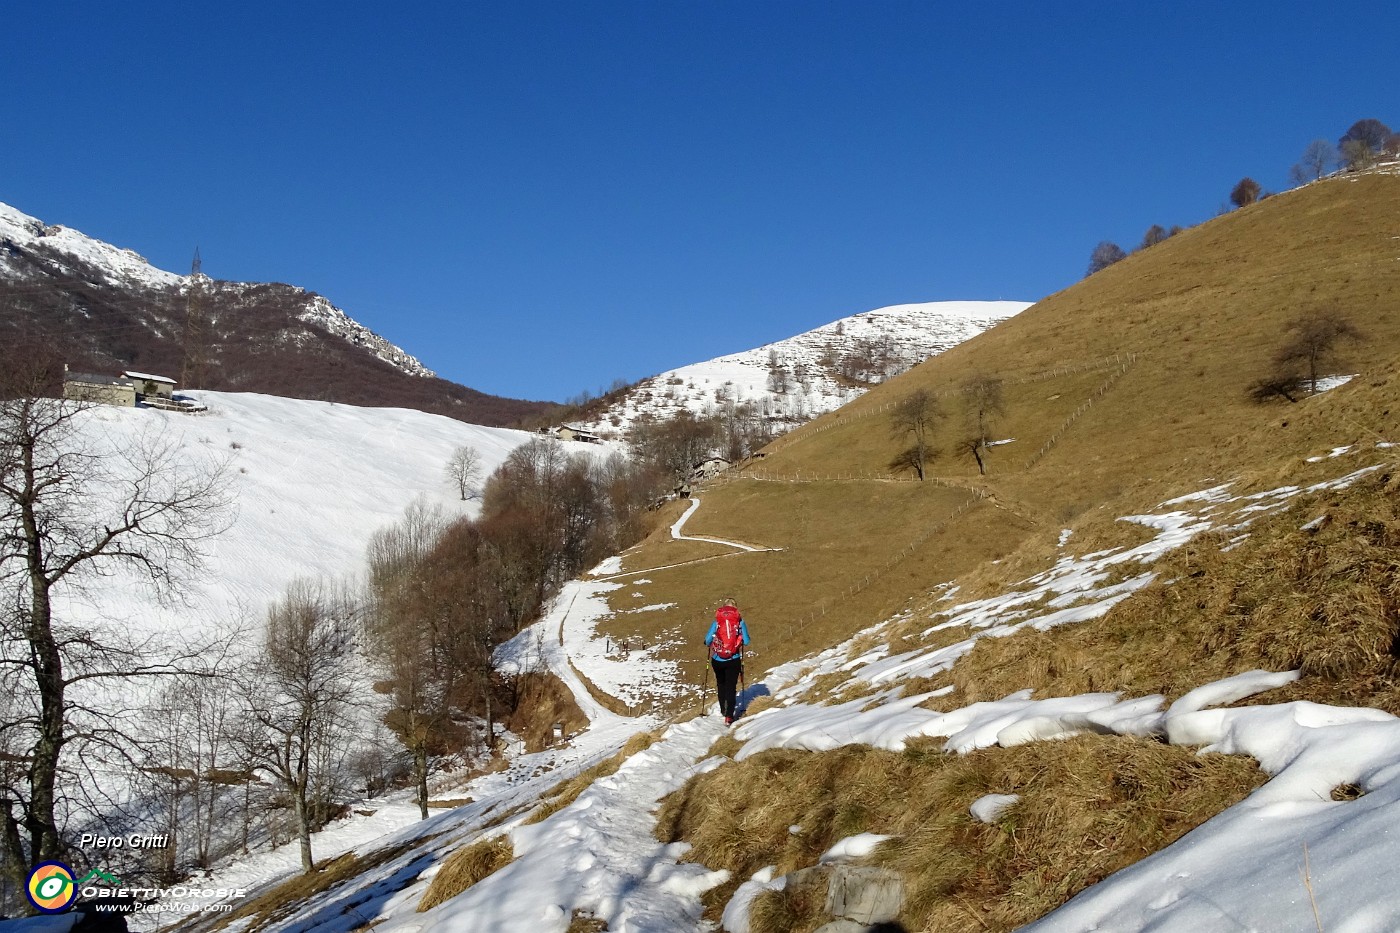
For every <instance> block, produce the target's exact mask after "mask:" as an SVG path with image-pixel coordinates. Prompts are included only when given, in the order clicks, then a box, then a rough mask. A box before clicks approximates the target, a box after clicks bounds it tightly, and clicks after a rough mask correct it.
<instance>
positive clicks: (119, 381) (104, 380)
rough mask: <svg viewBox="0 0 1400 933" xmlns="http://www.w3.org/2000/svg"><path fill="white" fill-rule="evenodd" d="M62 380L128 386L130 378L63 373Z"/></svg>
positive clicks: (98, 384) (96, 384) (97, 384)
mask: <svg viewBox="0 0 1400 933" xmlns="http://www.w3.org/2000/svg"><path fill="white" fill-rule="evenodd" d="M63 381H64V382H83V383H86V384H88V385H95V386H129V385H131V380H130V379H124V378H122V377H121V376H99V375H96V374H94V373H64V374H63Z"/></svg>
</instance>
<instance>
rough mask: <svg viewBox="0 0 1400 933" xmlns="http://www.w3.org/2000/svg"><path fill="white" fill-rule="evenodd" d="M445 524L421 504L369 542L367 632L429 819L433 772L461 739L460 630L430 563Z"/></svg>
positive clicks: (391, 719) (390, 722)
mask: <svg viewBox="0 0 1400 933" xmlns="http://www.w3.org/2000/svg"><path fill="white" fill-rule="evenodd" d="M444 526H445V522H444V521H443V519H442V516H441V515H440V514H438V513H436V512H434V511H432V510H429V509H427V508H426V507H425V506H423V505H422V504H418V503H415V504H414V505H412V506H410V507H409V508H408V510H407V511H406V512H405V513H404V518H403V521H401V522H399V523H397V524H395V525H393V526H391V527H389V528H386V529H383V530H382V531H379V532H378V533H376V534H375V535H374V537H373V538H371V539H370V545H369V594H368V596H369V598H368V600H367V606H366V608H367V624H366V626H365V628H366V631H367V632H368V634H369V637H370V639H371V642H372V643H373V645H374V647H375V656H376V657H377V658H379V660H380V665H381V668H382V671H383V674H384V676H385V679H384V680H383V681H381V682H380V683H378V684H376V685H375V687H376V690H379V691H380V692H382V693H384V694H385V695H387V696H388V698H389V703H390V708H389V711H388V713H387V714H386V716H385V720H384V721H385V725H387V726H388V727H389V729H390V730H391V731H392V732H393V733H394V735H395V736H396V737H397V738H398V739H399V741H400V742H401V743H402V744H403V746H404V748H405V749H406V750H407V751H408V752H409V754H410V756H411V757H412V762H413V778H414V784H415V786H416V787H417V789H418V811H419V815H420V817H421V818H422V819H425V820H426V819H427V818H428V769H429V765H430V763H431V759H432V757H433V756H435V755H441V754H443V753H445V752H446V751H447V750H448V745H449V744H450V743H451V741H452V740H453V738H454V737H455V735H454V733H455V732H456V731H457V730H455V728H454V727H455V725H456V722H457V720H456V718H454V715H453V714H454V712H455V710H454V707H453V700H454V698H455V692H456V681H457V678H458V676H459V674H460V673H461V668H460V667H459V666H458V665H457V664H455V663H453V662H454V660H455V659H454V654H455V652H454V647H455V641H456V635H457V631H456V630H455V628H454V627H453V626H451V625H449V624H448V622H449V621H450V620H449V619H447V618H445V617H444V616H443V614H442V613H440V612H437V611H435V610H436V609H437V608H438V607H436V606H434V605H433V603H432V601H431V600H430V599H429V598H428V590H429V586H428V580H427V579H426V567H425V566H424V563H425V561H426V559H427V556H428V554H429V553H430V552H431V551H432V549H433V548H434V547H435V546H436V544H437V542H438V539H439V537H440V536H441V534H442V531H443V528H444Z"/></svg>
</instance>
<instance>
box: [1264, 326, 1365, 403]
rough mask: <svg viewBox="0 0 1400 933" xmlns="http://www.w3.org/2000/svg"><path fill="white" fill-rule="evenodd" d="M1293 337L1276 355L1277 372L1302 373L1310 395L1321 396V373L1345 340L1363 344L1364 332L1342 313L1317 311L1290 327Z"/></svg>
mask: <svg viewBox="0 0 1400 933" xmlns="http://www.w3.org/2000/svg"><path fill="white" fill-rule="evenodd" d="M1288 331H1289V333H1290V334H1291V336H1290V337H1289V338H1288V340H1287V341H1286V342H1285V343H1284V344H1283V346H1281V347H1280V348H1279V350H1278V352H1277V353H1276V354H1275V355H1274V363H1275V366H1276V368H1277V371H1278V372H1279V373H1281V374H1284V375H1287V374H1289V373H1293V372H1297V370H1296V369H1294V367H1297V368H1299V369H1301V373H1300V375H1301V377H1302V378H1303V379H1304V380H1305V384H1306V385H1307V387H1308V393H1309V394H1310V395H1316V394H1317V381H1318V379H1319V378H1320V377H1321V375H1322V373H1321V369H1322V367H1323V366H1324V365H1325V364H1326V362H1327V361H1328V360H1330V359H1332V358H1333V356H1334V354H1335V353H1336V349H1337V344H1339V343H1341V342H1342V341H1343V340H1361V339H1362V335H1361V332H1360V331H1359V330H1358V329H1357V328H1356V326H1355V325H1353V324H1352V323H1351V321H1349V320H1347V318H1346V317H1345V316H1343V315H1342V314H1341V313H1340V312H1338V311H1334V310H1332V309H1326V310H1323V311H1313V312H1310V313H1308V314H1304V315H1303V316H1301V317H1299V318H1297V319H1296V320H1294V321H1293V322H1292V323H1291V324H1289V325H1288Z"/></svg>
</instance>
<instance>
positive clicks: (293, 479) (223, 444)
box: [69, 392, 534, 631]
mask: <svg viewBox="0 0 1400 933" xmlns="http://www.w3.org/2000/svg"><path fill="white" fill-rule="evenodd" d="M190 394H191V395H192V396H193V397H196V398H198V399H199V400H200V401H202V402H204V403H205V404H206V405H208V406H209V411H208V413H207V414H203V415H194V416H192V415H186V414H181V413H177V412H163V411H158V410H155V409H146V408H112V407H106V406H99V407H94V408H91V409H88V410H87V411H85V412H83V413H82V414H83V416H84V417H83V418H82V421H81V428H82V430H83V431H84V432H85V433H87V434H88V436H89V437H90V438H91V439H93V441H94V442H96V443H100V444H104V445H111V446H112V447H113V448H115V449H118V450H121V449H130V448H132V447H134V446H135V445H137V444H139V443H143V442H149V441H150V440H151V439H152V438H155V439H158V440H159V441H160V442H161V443H168V444H171V445H173V447H174V451H173V459H174V460H175V462H177V463H180V464H181V465H182V466H181V468H182V469H200V468H202V465H204V464H206V463H209V462H222V463H224V464H225V469H226V472H227V476H228V481H229V487H228V488H229V492H230V495H231V497H232V499H233V501H234V503H235V512H234V514H233V517H232V524H231V525H230V526H229V528H228V530H227V531H225V532H223V533H222V534H220V535H219V536H218V537H216V538H215V539H213V540H212V541H211V542H209V545H208V548H207V550H208V562H207V570H208V572H207V574H205V575H204V576H203V577H202V578H201V579H198V580H193V581H190V582H191V583H192V584H193V585H194V587H195V592H194V593H193V594H192V597H191V606H189V607H171V606H161V605H159V604H158V603H156V602H154V601H153V600H152V599H151V598H150V596H149V595H148V594H145V593H144V592H143V591H142V590H140V589H134V588H131V589H117V590H114V589H113V588H111V587H104V590H103V594H102V596H101V597H98V598H94V599H92V600H89V601H87V602H85V603H84V604H82V605H72V606H70V610H69V611H70V612H73V613H79V614H82V615H89V614H91V615H92V616H94V618H95V619H142V620H148V622H149V623H150V624H153V625H154V626H156V627H157V628H159V629H164V630H167V631H178V630H179V627H180V626H184V625H189V624H191V623H192V622H193V623H194V624H195V626H196V627H198V626H202V625H205V624H214V623H216V622H220V621H225V622H226V621H232V620H233V619H234V618H235V617H236V616H237V615H239V614H240V612H241V613H242V614H244V615H248V616H251V617H252V618H255V619H256V618H258V617H259V616H260V614H261V610H262V609H263V608H264V607H265V606H266V605H267V603H268V602H269V601H270V600H271V599H273V598H275V597H277V596H279V595H280V594H281V592H282V590H283V588H284V587H285V586H286V584H287V583H288V582H290V581H291V580H293V579H296V578H299V577H318V576H323V577H350V576H354V575H356V574H358V573H359V572H360V570H361V567H362V564H363V561H364V554H365V545H366V544H367V542H368V540H369V538H370V536H371V535H372V534H373V533H374V532H375V531H376V530H378V529H379V528H382V527H384V526H386V525H389V524H391V523H393V522H396V521H398V520H399V519H400V518H401V517H402V516H403V512H404V509H405V508H406V507H407V506H408V505H409V504H410V503H412V502H414V501H415V500H419V499H421V500H422V501H424V502H425V503H426V504H428V505H430V506H434V505H435V506H439V507H441V508H442V509H443V510H444V512H446V513H447V514H448V515H456V514H463V513H466V514H471V513H473V512H474V511H475V510H476V509H477V508H478V505H477V503H476V502H475V501H471V500H469V501H468V502H462V501H461V499H460V495H459V493H458V491H457V490H456V489H455V488H454V487H453V486H452V485H451V484H450V483H449V481H448V479H447V477H446V474H445V466H446V463H447V460H448V458H449V457H450V456H451V454H452V452H453V451H454V450H455V449H456V448H457V447H459V446H462V445H470V446H472V447H474V448H476V450H478V451H479V452H480V454H481V461H482V467H483V472H482V477H483V478H484V477H485V476H487V475H489V474H490V472H491V471H492V470H494V469H495V468H496V466H497V465H499V464H500V462H501V461H502V460H504V459H505V457H506V456H507V455H508V454H509V453H510V451H512V450H514V449H515V448H516V447H517V446H519V445H520V444H522V443H524V442H525V441H527V440H529V439H531V437H533V436H534V435H531V434H529V433H527V432H523V431H513V430H507V429H504V428H488V427H481V426H478V425H471V424H465V423H463V422H460V421H456V420H454V419H451V418H446V417H442V416H440V415H430V414H424V413H423V412H418V411H410V410H407V409H395V408H357V407H354V406H350V405H337V404H334V403H327V402H314V401H305V400H300V399H284V398H277V397H274V396H268V395H257V394H251V393H229V392H196V393H190Z"/></svg>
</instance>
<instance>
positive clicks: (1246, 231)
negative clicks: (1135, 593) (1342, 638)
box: [610, 174, 1400, 684]
mask: <svg viewBox="0 0 1400 933" xmlns="http://www.w3.org/2000/svg"><path fill="white" fill-rule="evenodd" d="M1397 211H1400V177H1396V176H1393V175H1386V174H1373V175H1365V176H1359V177H1357V176H1352V177H1345V178H1338V179H1332V180H1327V181H1323V182H1320V183H1316V184H1313V185H1309V186H1307V187H1304V188H1301V189H1298V190H1296V191H1292V192H1288V193H1286V194H1282V195H1276V196H1274V197H1271V198H1268V199H1266V200H1265V201H1263V202H1260V203H1258V204H1255V205H1252V206H1250V207H1247V208H1245V209H1243V210H1239V211H1236V212H1234V213H1231V214H1228V215H1226V216H1222V217H1219V218H1216V219H1214V220H1212V221H1210V222H1208V223H1205V224H1202V225H1201V226H1199V227H1196V228H1193V229H1190V230H1186V231H1184V232H1183V233H1181V234H1179V235H1177V236H1176V237H1173V238H1171V239H1169V240H1167V241H1165V242H1163V243H1160V244H1158V245H1156V246H1154V247H1151V248H1150V249H1147V250H1144V251H1141V252H1139V253H1136V254H1134V255H1132V256H1130V257H1129V258H1128V259H1126V260H1124V261H1122V262H1120V263H1118V264H1116V265H1114V266H1111V267H1109V268H1108V269H1105V270H1103V271H1102V272H1100V273H1098V274H1096V275H1094V276H1091V277H1089V278H1088V279H1085V280H1084V281H1082V282H1080V283H1078V284H1076V285H1074V286H1073V287H1071V288H1069V289H1066V290H1065V291H1063V292H1060V293H1058V294H1056V295H1053V296H1051V297H1049V298H1047V299H1045V300H1044V301H1042V302H1040V303H1039V304H1037V305H1036V306H1034V307H1032V308H1031V309H1029V310H1027V311H1025V312H1023V313H1022V314H1020V315H1018V316H1017V317H1016V318H1013V319H1012V320H1010V321H1007V322H1006V323H1004V324H1001V325H999V326H997V327H995V328H993V329H992V330H990V331H988V332H987V333H985V334H983V335H981V336H979V337H977V338H975V339H973V340H971V341H968V342H967V343H965V344H962V345H960V346H958V347H956V348H954V349H953V350H951V351H949V352H947V353H945V354H942V355H940V356H939V357H937V358H935V359H932V360H930V361H929V362H927V363H925V364H924V365H922V366H920V367H917V368H915V369H914V370H912V371H911V372H909V373H907V374H905V375H904V376H901V377H899V378H897V379H895V380H892V381H891V382H889V383H886V384H885V385H883V386H880V387H878V388H876V389H875V390H873V391H871V392H870V393H869V394H868V395H866V396H864V397H863V398H861V399H860V400H859V401H857V402H856V403H854V404H852V405H850V406H848V407H846V408H844V409H842V410H841V411H839V412H836V413H833V414H832V415H828V416H826V417H824V418H822V419H819V420H817V421H815V422H813V423H811V424H809V425H807V426H805V427H803V428H800V429H798V430H797V431H794V432H793V433H791V434H790V435H788V436H786V437H784V438H782V439H781V440H779V441H777V442H776V443H774V444H773V445H772V446H771V447H770V448H769V450H767V451H765V455H764V456H763V457H762V458H761V459H755V460H753V461H751V462H749V463H747V464H745V465H744V466H743V467H742V468H741V469H740V470H738V471H736V473H734V474H732V475H731V476H730V477H727V478H726V479H725V480H724V481H722V482H718V483H715V484H712V485H710V486H708V487H706V488H705V489H703V490H702V491H701V492H700V493H699V495H700V496H701V498H702V500H703V504H702V507H701V508H700V510H699V511H698V512H697V513H696V515H695V516H694V517H693V518H692V519H691V521H690V522H689V523H688V524H687V526H686V528H685V532H686V533H687V534H692V535H702V536H718V537H728V538H734V539H737V540H741V541H745V542H749V543H753V544H759V545H763V546H766V547H772V548H780V549H781V550H778V551H773V552H765V553H760V554H746V553H733V554H731V555H730V556H724V557H717V558H716V559H714V560H709V561H704V562H699V563H692V564H688V565H686V566H684V567H679V568H674V569H670V570H666V571H662V572H660V573H657V574H654V575H650V576H651V577H652V582H651V583H650V585H649V586H648V587H647V588H646V596H645V600H646V601H648V602H652V603H655V602H662V601H664V602H673V603H675V604H676V605H675V606H674V608H671V609H669V610H667V611H666V612H663V613H649V614H644V615H632V616H629V615H621V616H618V617H617V618H616V619H615V620H614V621H613V623H612V624H611V625H610V628H611V632H610V634H613V635H615V636H620V637H626V636H628V635H632V636H635V637H639V638H642V639H644V640H645V639H652V640H658V639H660V638H661V636H662V634H663V633H665V632H668V631H669V632H673V633H675V632H679V633H680V634H681V635H682V636H685V635H689V634H691V633H694V635H693V638H692V640H691V642H690V643H688V644H685V645H683V646H677V647H676V648H674V649H673V651H674V652H675V654H676V656H678V657H680V658H682V659H683V660H684V661H686V663H687V665H688V667H687V670H689V672H690V673H691V675H692V676H693V677H694V679H695V681H696V682H697V684H698V682H699V681H700V679H701V677H702V672H701V669H700V662H699V660H698V655H699V652H698V650H697V649H696V648H695V645H694V639H698V635H699V634H700V633H701V632H702V631H703V626H704V625H705V624H706V621H707V620H708V618H709V611H710V610H711V609H712V607H713V606H714V605H716V604H717V602H718V600H719V599H720V598H722V597H723V596H725V595H733V596H734V597H736V599H737V600H738V602H739V605H740V606H741V607H742V608H744V610H745V614H746V617H747V618H748V619H750V620H751V624H752V629H753V632H754V635H755V641H756V644H755V649H756V651H757V653H758V658H757V659H756V662H755V666H762V667H766V666H768V665H770V664H773V663H778V662H781V661H786V660H790V659H792V658H795V657H799V656H802V655H804V654H807V653H809V652H811V651H812V650H814V649H817V648H820V647H823V646H826V645H830V644H833V643H835V642H836V641H838V640H840V639H841V638H842V637H844V636H846V635H848V634H849V633H851V632H853V631H855V630H858V629H860V628H863V627H865V626H868V625H870V624H872V623H873V622H875V621H877V620H879V619H882V618H885V617H887V616H889V615H890V614H892V613H894V612H896V611H898V610H899V609H901V608H902V607H905V606H908V605H910V604H911V601H913V602H918V601H920V600H921V599H923V598H924V597H925V596H926V595H927V594H929V593H930V592H932V591H933V590H934V588H935V587H937V586H938V585H939V584H943V583H950V582H952V581H954V580H955V579H959V578H961V577H963V576H964V575H967V574H969V573H970V572H973V571H978V572H979V575H980V576H983V577H988V576H990V578H996V577H999V576H1002V574H999V573H996V572H995V571H996V567H997V566H998V565H993V564H992V563H991V562H992V561H997V560H1003V559H1008V558H1012V557H1015V560H1014V562H1010V563H1014V566H1015V567H1016V568H1017V569H1018V570H1025V569H1028V568H1033V567H1034V566H1035V560H1036V559H1037V558H1038V559H1041V560H1044V561H1048V560H1049V557H1050V554H1051V553H1052V552H1053V549H1054V544H1055V540H1056V538H1057V536H1058V535H1059V532H1060V530H1061V529H1062V528H1075V529H1077V530H1078V531H1079V532H1080V534H1079V537H1078V538H1077V539H1076V540H1077V541H1085V542H1087V541H1093V540H1099V539H1100V538H1103V536H1110V537H1111V536H1113V535H1120V534H1122V533H1123V531H1122V529H1120V528H1114V527H1113V525H1112V517H1113V516H1117V515H1123V514H1130V513H1133V512H1140V511H1145V510H1147V509H1150V508H1152V507H1154V506H1155V505H1157V504H1158V503H1160V502H1162V501H1164V500H1166V499H1168V498H1170V497H1171V496H1174V495H1179V494H1181V493H1185V492H1188V491H1191V490H1195V489H1200V488H1204V487H1206V486H1210V485H1213V484H1215V483H1218V482H1223V481H1226V480H1231V479H1233V480H1239V481H1242V482H1244V483H1245V484H1248V483H1250V482H1260V483H1268V482H1271V481H1273V480H1274V479H1276V478H1277V477H1278V476H1280V475H1284V474H1286V473H1287V472H1288V471H1289V470H1291V469H1293V468H1294V467H1296V466H1297V464H1298V463H1299V462H1300V461H1301V460H1302V459H1303V458H1305V457H1306V456H1308V455H1311V454H1316V453H1318V452H1325V451H1326V450H1328V449H1330V448H1332V447H1335V446H1340V445H1344V444H1349V443H1352V442H1355V441H1357V440H1358V439H1365V438H1368V437H1369V438H1372V439H1378V438H1379V437H1380V436H1381V435H1380V434H1379V433H1378V432H1380V431H1382V430H1383V429H1384V428H1385V427H1387V426H1388V425H1389V424H1390V423H1391V421H1392V420H1393V419H1392V417H1391V414H1390V407H1391V404H1392V401H1393V398H1392V396H1393V393H1394V387H1393V386H1391V385H1388V384H1387V385H1384V386H1378V385H1373V384H1372V383H1375V382H1376V381H1377V380H1378V379H1380V378H1381V377H1382V374H1383V372H1384V371H1385V369H1386V367H1387V366H1388V364H1389V361H1391V360H1394V359H1395V358H1396V357H1397V356H1400V352H1397V351H1400V315H1397V314H1396V313H1395V310H1394V309H1395V304H1396V301H1397V299H1398V298H1400V263H1397V258H1400V244H1397V241H1396V240H1394V239H1393V234H1392V232H1391V225H1390V224H1389V223H1388V221H1387V218H1390V217H1393V216H1395V215H1396V213H1397ZM1320 310H1333V311H1337V312H1339V313H1341V314H1344V315H1345V316H1346V317H1347V318H1348V319H1349V320H1351V321H1352V322H1353V323H1354V324H1355V325H1356V326H1357V328H1359V330H1360V331H1361V332H1362V333H1363V335H1364V339H1363V340H1361V341H1355V342H1349V343H1343V344H1341V345H1339V351H1340V352H1339V353H1338V355H1337V361H1336V362H1337V365H1336V367H1335V369H1334V370H1332V371H1336V372H1345V373H1360V374H1361V377H1360V378H1359V379H1356V380H1354V381H1353V382H1351V383H1350V384H1349V385H1347V386H1344V387H1342V388H1340V389H1337V390H1333V391H1331V392H1327V393H1324V394H1321V395H1319V396H1317V397H1313V398H1308V399H1305V400H1303V401H1301V402H1300V403H1298V404H1288V403H1286V402H1283V401H1279V402H1277V403H1268V404H1260V403H1257V402H1254V401H1252V400H1250V399H1249V398H1248V395H1247V389H1248V387H1249V385H1250V384H1251V383H1252V382H1253V381H1254V380H1256V379H1259V378H1261V377H1263V376H1264V375H1266V374H1267V373H1268V371H1269V370H1270V368H1271V361H1272V357H1273V354H1274V352H1275V351H1276V349H1277V348H1278V347H1279V346H1280V345H1281V344H1282V343H1283V342H1284V340H1285V337H1286V334H1287V328H1288V326H1289V324H1290V322H1292V321H1294V320H1295V319H1297V318H1298V317H1299V316H1300V315H1303V314H1306V313H1308V312H1313V311H1320ZM976 376H990V377H993V378H996V379H1000V380H1001V381H1002V383H1003V387H1004V388H1003V392H1004V411H1003V413H1002V414H1001V415H999V416H998V417H996V419H995V426H994V430H993V434H994V436H995V437H997V438H999V439H1008V440H1009V439H1014V440H1011V442H1010V443H1005V444H1001V445H998V446H996V447H994V448H992V449H991V450H990V451H988V452H987V460H988V463H987V467H988V472H987V474H986V475H985V476H984V475H979V473H978V469H977V465H976V463H975V462H974V460H973V459H972V457H971V456H967V455H960V454H957V453H955V452H953V450H952V448H953V445H954V444H955V443H956V442H957V440H958V439H959V438H960V437H962V436H963V435H965V433H966V430H967V429H966V417H967V416H966V411H965V409H966V395H965V394H964V393H963V392H962V391H961V388H962V386H963V384H964V383H965V382H966V381H967V380H969V379H971V378H973V377H976ZM919 389H924V390H927V391H929V392H931V393H933V394H934V396H935V397H936V398H937V399H938V401H939V404H940V407H941V409H942V412H943V418H942V419H941V420H939V421H938V423H937V425H936V427H935V430H934V445H935V447H936V448H938V455H937V458H936V459H935V460H934V461H933V463H932V464H931V466H930V467H929V477H928V479H927V481H925V482H922V483H920V482H918V481H917V479H916V478H915V477H914V475H913V474H912V473H911V472H908V471H904V472H900V471H897V470H895V469H893V468H892V467H891V461H892V460H893V459H894V457H895V455H896V454H897V453H898V451H899V450H900V447H901V445H902V443H903V439H902V438H900V437H897V436H896V434H895V432H894V430H893V421H892V411H891V409H892V406H893V405H895V404H896V403H898V402H899V401H900V400H901V399H902V398H905V397H907V396H908V395H909V394H910V393H912V392H914V391H916V390H919ZM1100 526H1102V527H1100ZM1096 528H1097V530H1095V529H1096ZM680 543H685V544H689V543H688V542H680ZM680 543H678V542H673V541H671V540H670V539H669V535H668V534H667V533H666V532H665V531H663V532H661V533H659V534H658V535H657V536H655V537H654V538H653V539H652V540H650V541H648V542H647V543H645V544H644V545H643V546H641V547H640V548H637V549H636V550H634V551H633V552H631V553H629V555H628V558H627V563H626V567H627V568H628V569H629V570H631V569H636V570H643V569H646V568H652V567H663V566H666V565H668V564H671V563H674V562H675V561H674V559H673V557H672V555H670V554H668V549H672V548H675V547H676V546H677V545H678V544H680ZM719 550H723V549H719ZM693 556H700V555H698V554H697V555H693ZM964 582H967V581H964ZM632 592H633V591H631V590H629V589H628V588H626V587H624V588H623V589H622V590H619V591H618V592H617V593H615V594H614V596H613V599H614V608H616V609H626V608H633V607H635V605H636V604H637V601H638V600H639V599H640V597H633V596H631V593H632ZM638 619H645V623H644V624H643V623H639V622H637V621H635V620H638Z"/></svg>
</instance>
